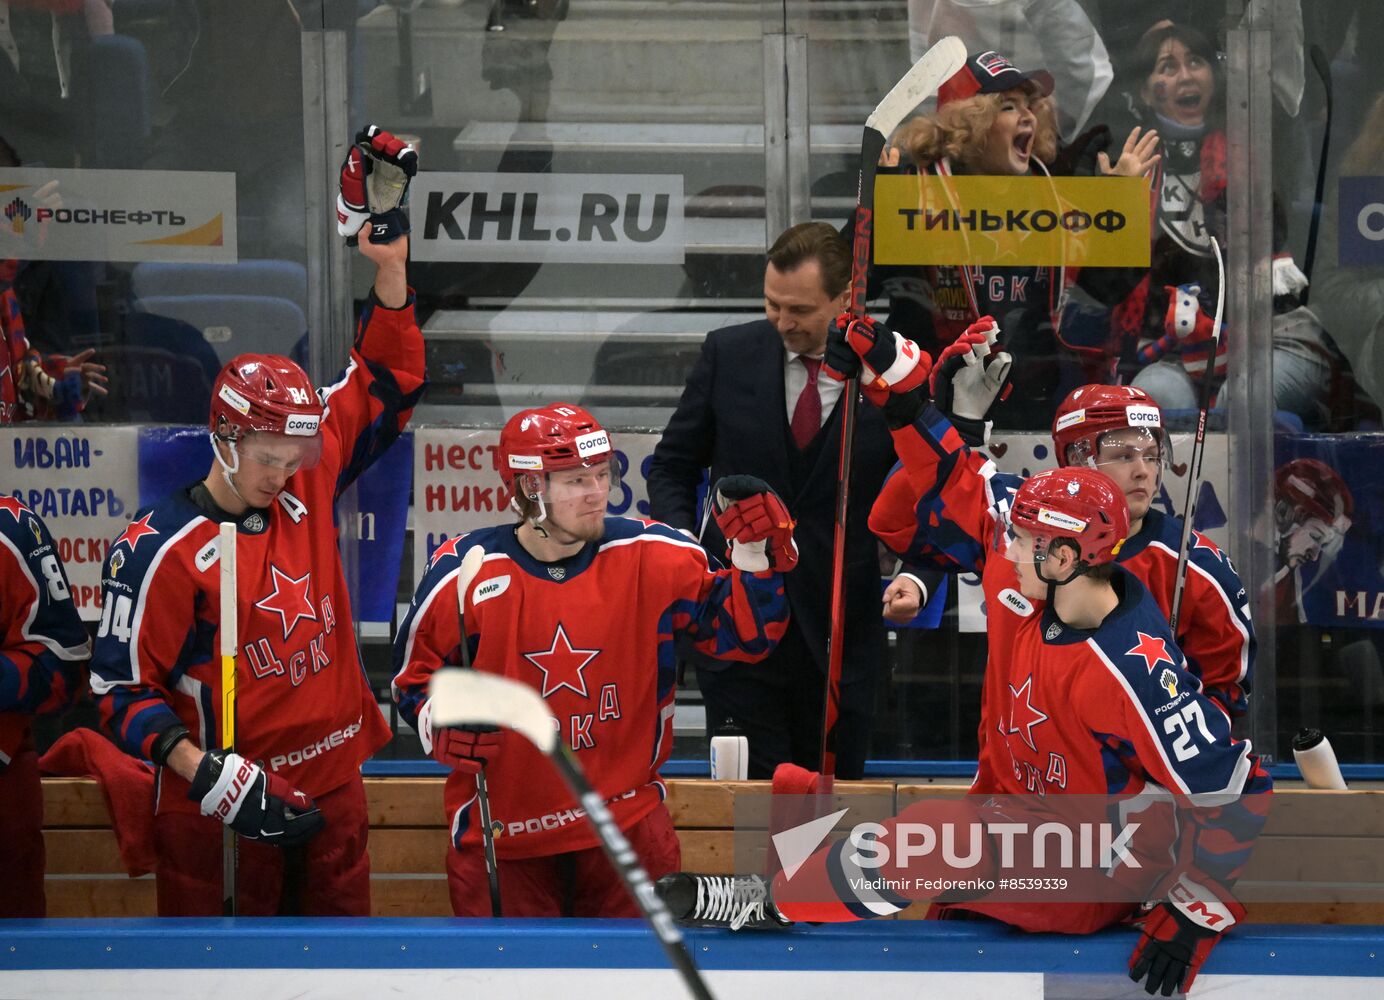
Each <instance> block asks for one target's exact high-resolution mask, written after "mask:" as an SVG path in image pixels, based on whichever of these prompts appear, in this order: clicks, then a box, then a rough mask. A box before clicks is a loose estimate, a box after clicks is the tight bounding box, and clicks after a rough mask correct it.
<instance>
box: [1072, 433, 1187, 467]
mask: <svg viewBox="0 0 1384 1000" xmlns="http://www.w3.org/2000/svg"><path fill="white" fill-rule="evenodd" d="M1171 462H1172V448H1171V447H1170V446H1169V445H1168V437H1167V435H1166V434H1164V433H1163V432H1162V431H1151V430H1148V429H1147V428H1143V427H1141V428H1138V429H1136V430H1119V431H1111V432H1110V433H1108V434H1105V435H1103V436H1102V438H1101V441H1100V445H1099V447H1098V448H1097V449H1096V454H1095V456H1094V457H1093V458H1092V460H1091V463H1090V464H1091V465H1092V466H1094V467H1095V468H1097V469H1100V470H1101V471H1102V472H1105V473H1107V474H1109V473H1110V472H1111V471H1113V470H1117V469H1125V470H1128V469H1133V468H1134V467H1136V466H1137V465H1140V464H1142V465H1143V466H1144V467H1145V468H1147V469H1148V470H1149V472H1151V473H1154V474H1157V473H1158V472H1159V471H1160V470H1161V469H1163V468H1164V467H1167V466H1170V465H1171Z"/></svg>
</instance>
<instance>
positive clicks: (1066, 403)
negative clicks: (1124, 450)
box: [1052, 385, 1172, 465]
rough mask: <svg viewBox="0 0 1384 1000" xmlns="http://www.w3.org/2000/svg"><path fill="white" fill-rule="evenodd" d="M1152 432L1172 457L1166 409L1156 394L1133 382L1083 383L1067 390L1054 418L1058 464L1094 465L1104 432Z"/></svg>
mask: <svg viewBox="0 0 1384 1000" xmlns="http://www.w3.org/2000/svg"><path fill="white" fill-rule="evenodd" d="M1130 427H1132V428H1135V429H1136V430H1144V431H1148V432H1149V434H1151V435H1152V436H1153V437H1154V439H1155V440H1157V441H1158V443H1159V445H1160V447H1161V448H1162V450H1163V461H1164V462H1165V463H1167V462H1170V461H1171V460H1172V447H1171V442H1170V441H1169V440H1168V435H1167V433H1166V432H1165V431H1164V430H1163V410H1162V408H1160V407H1159V405H1158V403H1157V401H1156V400H1154V398H1153V397H1152V396H1150V395H1149V394H1148V393H1147V392H1145V391H1144V390H1143V389H1139V388H1136V387H1134V386H1132V385H1083V386H1081V387H1080V388H1079V389H1073V390H1072V391H1071V392H1069V393H1067V398H1066V399H1064V400H1062V405H1060V406H1059V407H1058V408H1057V413H1056V415H1055V416H1054V417H1053V418H1052V441H1053V447H1054V448H1055V450H1056V451H1057V455H1056V458H1057V464H1058V465H1092V464H1094V462H1095V456H1096V452H1097V450H1098V449H1099V447H1100V438H1101V435H1103V434H1106V433H1108V432H1110V431H1118V430H1124V429H1126V428H1130Z"/></svg>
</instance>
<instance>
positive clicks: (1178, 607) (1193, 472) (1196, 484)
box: [1168, 236, 1225, 639]
mask: <svg viewBox="0 0 1384 1000" xmlns="http://www.w3.org/2000/svg"><path fill="white" fill-rule="evenodd" d="M1211 252H1212V253H1213V254H1214V255H1215V257H1216V281H1217V285H1216V318H1215V321H1214V322H1213V323H1212V326H1211V354H1210V356H1209V357H1208V358H1207V361H1206V372H1205V374H1204V375H1203V376H1202V380H1201V391H1200V393H1199V395H1200V397H1201V398H1200V399H1198V401H1197V434H1196V438H1195V440H1193V442H1192V457H1191V459H1190V460H1189V462H1188V467H1187V499H1186V501H1185V502H1184V503H1183V505H1182V542H1181V544H1180V545H1178V547H1177V572H1176V574H1175V575H1174V580H1175V581H1176V582H1175V583H1174V584H1173V603H1172V608H1171V609H1170V610H1169V613H1168V624H1169V625H1170V626H1171V627H1172V633H1173V638H1174V639H1176V638H1177V623H1178V619H1179V618H1180V617H1181V614H1182V595H1183V592H1184V591H1185V590H1186V587H1187V557H1188V555H1189V553H1190V552H1191V550H1190V549H1189V548H1188V546H1189V545H1190V544H1191V540H1192V522H1193V521H1194V520H1195V518H1196V513H1197V492H1198V490H1199V488H1200V486H1201V458H1202V455H1203V454H1204V453H1205V451H1206V413H1207V411H1208V410H1209V409H1210V408H1211V390H1212V387H1213V386H1214V385H1215V381H1216V355H1217V354H1219V353H1220V349H1221V320H1222V319H1223V318H1224V317H1225V258H1224V257H1223V256H1222V255H1221V245H1220V243H1218V242H1217V241H1216V238H1215V237H1214V236H1213V237H1211Z"/></svg>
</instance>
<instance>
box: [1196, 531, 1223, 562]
mask: <svg viewBox="0 0 1384 1000" xmlns="http://www.w3.org/2000/svg"><path fill="white" fill-rule="evenodd" d="M1197 549H1209V550H1210V551H1211V554H1212V555H1213V556H1215V557H1216V558H1217V559H1223V558H1225V557H1224V556H1223V555H1222V554H1221V549H1220V546H1219V545H1217V544H1216V543H1215V542H1213V541H1211V539H1209V538H1207V537H1206V536H1205V535H1203V534H1202V533H1201V532H1200V531H1193V532H1192V551H1193V552H1195V551H1196V550H1197Z"/></svg>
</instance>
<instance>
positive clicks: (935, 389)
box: [931, 316, 1014, 421]
mask: <svg viewBox="0 0 1384 1000" xmlns="http://www.w3.org/2000/svg"><path fill="white" fill-rule="evenodd" d="M999 336H1000V325H999V324H998V323H996V322H995V321H994V319H993V318H991V317H989V316H985V317H982V318H981V319H980V320H978V321H977V322H975V323H972V324H971V325H970V326H968V327H966V332H965V333H963V334H962V335H961V336H959V337H957V338H956V340H954V341H952V342H951V343H950V344H948V345H947V347H946V349H945V350H944V351H942V353H941V354H939V355H938V356H937V363H936V364H935V365H933V367H932V378H931V388H932V399H933V401H934V402H935V403H936V404H937V408H938V409H940V410H941V411H942V412H943V413H945V414H947V415H948V416H949V417H960V418H962V419H964V420H970V421H983V420H984V419H985V417H986V416H987V415H988V414H989V412H990V407H992V406H994V405H995V401H996V400H999V399H1003V398H1004V397H1005V396H1007V395H1008V394H1009V369H1010V366H1011V365H1013V363H1014V359H1013V358H1012V357H1010V356H1009V354H1008V353H1007V352H1005V351H1001V350H997V346H998V341H999Z"/></svg>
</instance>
